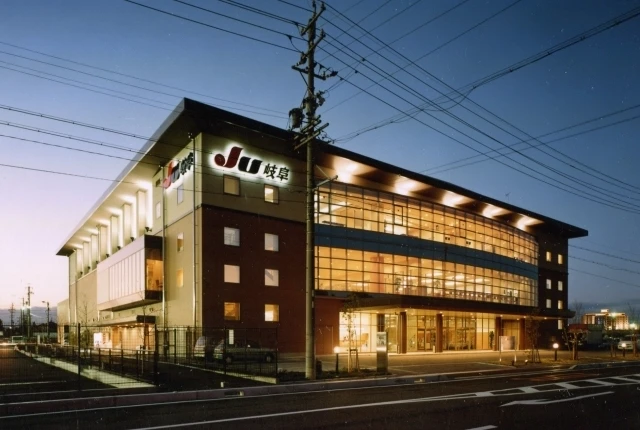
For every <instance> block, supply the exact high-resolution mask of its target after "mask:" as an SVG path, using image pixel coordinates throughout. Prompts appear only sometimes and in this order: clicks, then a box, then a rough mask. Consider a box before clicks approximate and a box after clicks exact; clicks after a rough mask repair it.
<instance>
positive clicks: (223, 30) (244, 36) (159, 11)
mask: <svg viewBox="0 0 640 430" xmlns="http://www.w3.org/2000/svg"><path fill="white" fill-rule="evenodd" d="M123 1H125V2H127V3H131V4H134V5H136V6H140V7H142V8H145V9H149V10H153V11H155V12H158V13H162V14H164V15H169V16H172V17H174V18H178V19H182V20H184V21H189V22H192V23H194V24H198V25H202V26H205V27H208V28H211V29H213V30H218V31H222V32H225V33H229V34H233V35H234V36H238V37H243V38H245V39H249V40H253V41H254V42H259V43H263V44H265V45H270V46H273V47H276V48H280V49H284V50H285V51H293V52H299V51H297V50H295V49H293V48H288V47H286V46H282V45H278V44H277V43H273V42H268V41H266V40H263V39H258V38H256V37H251V36H247V35H246V34H241V33H238V32H236V31H231V30H226V29H224V28H220V27H216V26H215V25H211V24H207V23H205V22H202V21H197V20H195V19H191V18H187V17H186V16H182V15H178V14H175V13H172V12H167V11H164V10H162V9H158V8H155V7H151V6H147V5H144V4H142V3H138V2H135V1H133V0H123ZM287 37H292V36H288V35H287Z"/></svg>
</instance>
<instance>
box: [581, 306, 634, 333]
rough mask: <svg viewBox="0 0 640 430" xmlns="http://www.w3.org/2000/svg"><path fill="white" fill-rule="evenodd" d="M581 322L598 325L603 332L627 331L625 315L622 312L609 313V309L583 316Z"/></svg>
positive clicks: (627, 325)
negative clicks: (602, 328)
mask: <svg viewBox="0 0 640 430" xmlns="http://www.w3.org/2000/svg"><path fill="white" fill-rule="evenodd" d="M581 322H582V324H600V325H602V327H604V329H605V330H629V318H628V317H627V315H626V314H625V313H624V312H609V309H602V310H601V311H600V312H594V313H589V314H584V315H583V316H582V321H581Z"/></svg>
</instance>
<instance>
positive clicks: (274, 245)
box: [264, 233, 278, 252]
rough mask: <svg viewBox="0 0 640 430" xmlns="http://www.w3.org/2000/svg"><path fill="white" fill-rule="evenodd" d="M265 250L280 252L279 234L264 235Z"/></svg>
mask: <svg viewBox="0 0 640 430" xmlns="http://www.w3.org/2000/svg"><path fill="white" fill-rule="evenodd" d="M264 250H265V251H275V252H278V235H277V234H269V233H265V234H264Z"/></svg>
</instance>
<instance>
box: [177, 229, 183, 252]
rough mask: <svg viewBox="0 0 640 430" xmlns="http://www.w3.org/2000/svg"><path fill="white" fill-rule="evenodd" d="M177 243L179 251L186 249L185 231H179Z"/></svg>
mask: <svg viewBox="0 0 640 430" xmlns="http://www.w3.org/2000/svg"><path fill="white" fill-rule="evenodd" d="M177 245H178V252H180V251H182V250H184V233H178V240H177Z"/></svg>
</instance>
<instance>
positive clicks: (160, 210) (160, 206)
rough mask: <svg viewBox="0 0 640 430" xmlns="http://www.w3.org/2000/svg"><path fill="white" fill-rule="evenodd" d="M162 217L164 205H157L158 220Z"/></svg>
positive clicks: (158, 203)
mask: <svg viewBox="0 0 640 430" xmlns="http://www.w3.org/2000/svg"><path fill="white" fill-rule="evenodd" d="M161 216H162V203H160V202H157V203H156V219H159V218H160V217H161Z"/></svg>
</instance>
